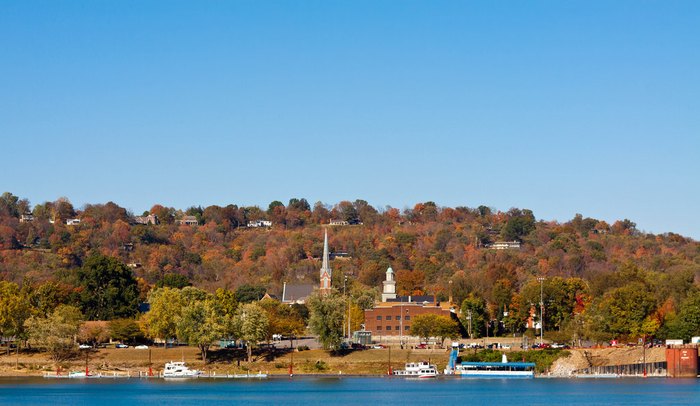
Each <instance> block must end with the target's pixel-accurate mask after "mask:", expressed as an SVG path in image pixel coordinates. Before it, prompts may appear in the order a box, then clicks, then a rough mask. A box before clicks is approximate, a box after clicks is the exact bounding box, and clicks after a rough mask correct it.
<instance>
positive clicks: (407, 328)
mask: <svg viewBox="0 0 700 406" xmlns="http://www.w3.org/2000/svg"><path fill="white" fill-rule="evenodd" d="M403 329H404V330H406V331H408V330H410V329H411V326H403Z"/></svg>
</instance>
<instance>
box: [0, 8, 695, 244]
mask: <svg viewBox="0 0 700 406" xmlns="http://www.w3.org/2000/svg"><path fill="white" fill-rule="evenodd" d="M0 141H1V143H0V145H2V159H0V189H1V190H0V192H2V191H10V192H12V193H14V194H15V195H18V196H21V197H26V198H29V199H30V201H31V202H32V203H33V204H36V203H41V202H43V201H47V200H51V201H52V200H55V199H56V198H58V197H60V196H67V197H68V198H69V199H70V200H71V201H72V202H73V203H74V205H76V206H77V207H80V206H81V205H83V204H85V203H105V202H107V201H110V200H111V201H114V202H116V203H118V204H120V205H122V206H124V207H126V208H128V209H131V210H133V211H134V212H136V213H140V212H142V211H143V210H147V209H149V208H150V207H151V206H152V205H153V204H155V203H160V204H164V205H168V206H174V207H177V208H182V209H185V208H187V207H189V206H191V205H202V206H208V205H211V204H219V205H225V204H229V203H235V204H238V205H260V206H262V207H267V205H268V203H269V202H270V201H272V200H281V201H283V202H285V203H286V202H287V200H288V199H289V198H291V197H305V198H306V199H307V200H309V201H310V202H311V203H312V204H313V203H314V202H316V201H323V202H325V203H337V202H339V201H341V200H355V199H358V198H361V199H365V200H367V201H368V202H369V203H371V204H373V205H374V206H377V207H383V206H385V205H391V206H393V207H398V208H404V207H407V206H409V207H410V206H413V205H414V204H415V203H417V202H423V201H428V200H432V201H435V202H436V203H437V204H438V205H443V206H458V205H466V206H470V207H476V206H479V205H482V204H483V205H487V206H491V207H494V208H496V209H499V210H508V209H509V208H511V207H520V208H529V209H531V210H533V212H534V213H535V216H536V217H537V218H538V219H545V220H559V221H567V220H569V219H571V218H572V217H573V216H574V214H575V213H581V214H583V215H584V216H589V217H594V218H598V219H602V220H606V221H608V222H612V221H615V220H617V219H623V218H629V219H630V220H632V221H635V222H636V223H637V226H638V228H639V229H641V230H644V231H648V232H654V233H662V232H668V231H672V232H677V233H680V234H683V235H686V236H691V237H693V238H695V239H700V217H699V216H698V215H697V213H698V208H700V188H699V187H698V186H700V184H699V183H700V182H699V181H698V175H699V174H700V156H699V155H700V1H642V0H633V1H590V0H589V1H558V0H557V1H554V0H553V1H539V2H538V1H527V2H525V1H498V2H495V1H480V2H476V1H475V2H470V1H366V2H365V1H359V0H352V1H291V0H290V1H279V2H277V1H190V2H179V1H163V2H157V1H141V0H138V1H111V2H110V1H92V0H88V1H80V2H78V1H53V0H50V1H43V2H38V1H28V0H21V1H8V0H4V1H1V2H0Z"/></svg>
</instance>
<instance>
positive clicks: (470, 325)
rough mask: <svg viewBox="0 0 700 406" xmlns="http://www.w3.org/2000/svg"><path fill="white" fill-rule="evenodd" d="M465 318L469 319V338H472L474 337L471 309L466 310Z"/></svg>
mask: <svg viewBox="0 0 700 406" xmlns="http://www.w3.org/2000/svg"><path fill="white" fill-rule="evenodd" d="M467 320H468V321H469V331H468V333H469V338H470V339H472V338H474V337H473V336H472V309H469V310H467Z"/></svg>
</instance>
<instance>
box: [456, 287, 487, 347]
mask: <svg viewBox="0 0 700 406" xmlns="http://www.w3.org/2000/svg"><path fill="white" fill-rule="evenodd" d="M468 317H471V323H470V321H469V319H468ZM462 323H463V324H464V326H465V327H466V329H467V333H469V337H470V338H479V337H481V336H482V332H483V330H484V326H485V325H486V324H485V323H486V302H484V299H482V298H480V297H478V296H476V295H474V294H473V293H470V294H469V296H467V297H466V298H465V299H464V301H462ZM470 326H471V327H470Z"/></svg>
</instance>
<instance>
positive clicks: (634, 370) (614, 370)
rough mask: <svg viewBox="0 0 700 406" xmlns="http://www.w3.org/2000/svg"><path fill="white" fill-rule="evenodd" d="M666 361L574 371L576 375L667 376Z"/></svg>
mask: <svg viewBox="0 0 700 406" xmlns="http://www.w3.org/2000/svg"><path fill="white" fill-rule="evenodd" d="M666 369H667V365H666V361H663V362H647V363H646V364H642V363H638V364H626V365H604V366H597V367H590V368H584V369H579V370H577V371H574V375H591V376H595V375H619V376H645V371H646V376H666Z"/></svg>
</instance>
